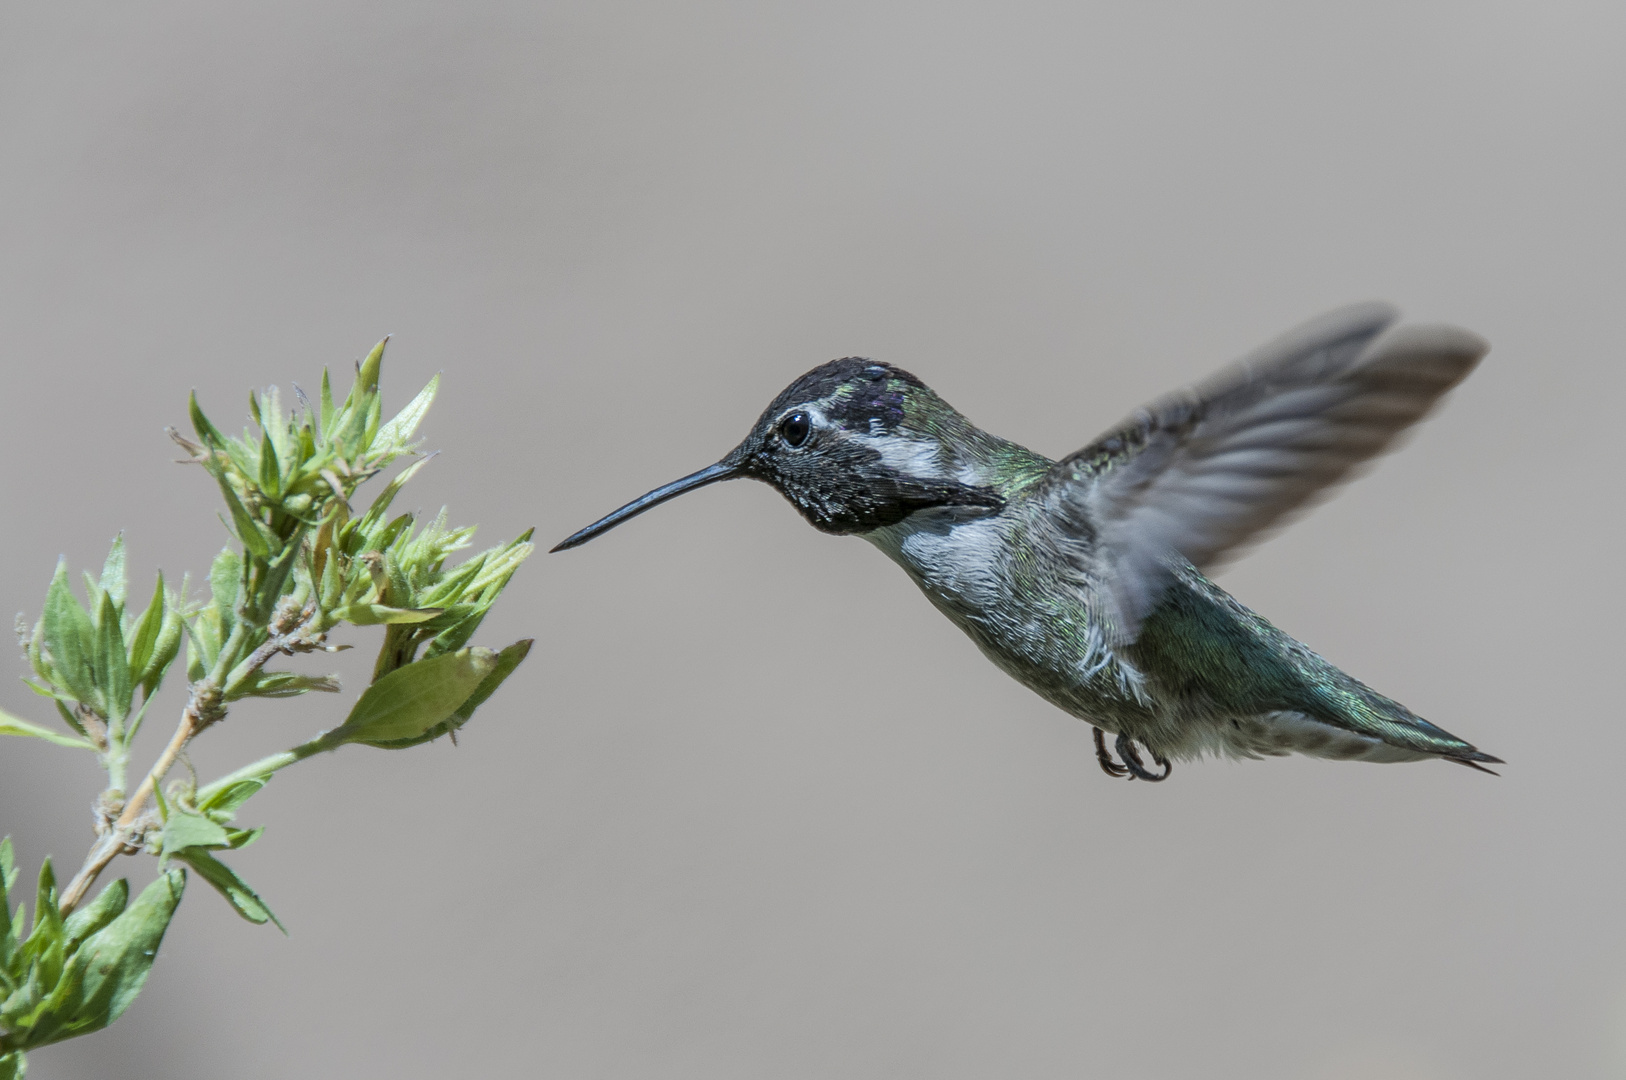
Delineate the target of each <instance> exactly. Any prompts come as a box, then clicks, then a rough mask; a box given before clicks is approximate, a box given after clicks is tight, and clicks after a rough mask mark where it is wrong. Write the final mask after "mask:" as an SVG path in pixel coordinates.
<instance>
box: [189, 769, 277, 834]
mask: <svg viewBox="0 0 1626 1080" xmlns="http://www.w3.org/2000/svg"><path fill="white" fill-rule="evenodd" d="M270 781H271V778H270V777H269V776H266V777H255V778H254V779H252V780H239V781H237V782H236V783H235V784H229V785H227V786H226V787H223V788H221V789H220V790H219V791H216V792H214V793H213V794H212V795H210V796H209V797H208V798H207V799H205V800H204V801H203V802H201V803H199V804H198V809H199V810H201V811H203V812H204V813H206V814H208V815H209V816H210V817H212V818H214V819H215V820H216V821H218V822H220V823H221V824H222V825H224V824H225V823H226V822H228V821H230V820H231V819H232V818H233V817H235V816H236V814H237V811H238V810H239V809H240V808H241V807H242V805H243V804H244V803H246V802H248V801H249V800H250V799H252V798H253V797H254V796H255V795H256V794H257V793H258V792H259V790H260V789H261V788H263V787H264V786H265V785H266V784H268V783H270ZM222 815H224V816H222Z"/></svg>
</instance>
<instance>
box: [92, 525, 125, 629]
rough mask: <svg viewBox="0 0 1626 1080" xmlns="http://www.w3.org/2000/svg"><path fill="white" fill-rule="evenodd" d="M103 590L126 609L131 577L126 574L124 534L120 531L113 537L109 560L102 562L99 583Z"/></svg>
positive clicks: (115, 602) (116, 604)
mask: <svg viewBox="0 0 1626 1080" xmlns="http://www.w3.org/2000/svg"><path fill="white" fill-rule="evenodd" d="M99 584H100V585H101V588H102V591H103V592H104V593H106V594H107V595H109V596H111V597H112V598H113V603H114V605H115V606H116V607H118V608H119V609H120V610H121V611H122V610H123V609H124V594H125V590H126V588H127V587H128V584H129V579H128V578H126V577H125V574H124V534H123V533H119V534H118V535H117V536H115V537H114V538H113V547H112V550H110V551H109V552H108V553H107V561H106V562H105V563H103V564H102V580H101V581H100V583H99Z"/></svg>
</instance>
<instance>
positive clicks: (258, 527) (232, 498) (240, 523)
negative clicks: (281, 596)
mask: <svg viewBox="0 0 1626 1080" xmlns="http://www.w3.org/2000/svg"><path fill="white" fill-rule="evenodd" d="M220 496H221V498H223V499H225V500H226V509H227V510H229V511H230V512H231V522H232V532H233V533H234V534H235V535H236V536H237V539H239V540H241V541H242V542H243V546H244V547H245V548H247V549H248V550H249V551H251V552H252V553H254V554H255V555H258V556H259V557H260V558H262V559H263V558H265V557H266V556H267V555H269V554H271V545H270V544H269V543H268V542H267V541H266V537H265V534H264V532H263V531H262V530H263V529H264V528H265V526H264V525H262V524H261V523H260V521H259V520H258V519H257V518H255V517H254V515H253V514H250V513H249V512H248V510H247V509H246V508H245V507H244V506H243V503H242V500H240V499H239V498H238V497H237V493H236V492H235V491H233V490H232V487H231V485H230V484H229V483H227V482H226V480H225V479H224V478H222V479H221V481H220Z"/></svg>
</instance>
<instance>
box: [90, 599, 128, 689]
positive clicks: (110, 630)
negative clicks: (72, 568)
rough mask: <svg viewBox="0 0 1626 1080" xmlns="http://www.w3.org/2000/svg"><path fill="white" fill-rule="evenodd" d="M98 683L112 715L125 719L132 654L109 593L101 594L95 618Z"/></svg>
mask: <svg viewBox="0 0 1626 1080" xmlns="http://www.w3.org/2000/svg"><path fill="white" fill-rule="evenodd" d="M96 683H97V685H98V686H99V687H100V688H101V691H102V699H103V701H104V702H105V704H106V707H107V715H108V717H109V718H111V719H115V720H122V719H124V717H126V716H128V715H129V713H130V697H131V695H132V693H133V691H134V689H135V688H134V687H133V686H131V684H130V657H129V655H128V654H127V653H126V652H125V651H124V634H123V633H122V632H121V631H120V629H119V613H118V611H117V609H115V608H114V607H113V597H112V595H111V594H110V593H103V594H102V604H101V610H100V611H98V612H97V618H96Z"/></svg>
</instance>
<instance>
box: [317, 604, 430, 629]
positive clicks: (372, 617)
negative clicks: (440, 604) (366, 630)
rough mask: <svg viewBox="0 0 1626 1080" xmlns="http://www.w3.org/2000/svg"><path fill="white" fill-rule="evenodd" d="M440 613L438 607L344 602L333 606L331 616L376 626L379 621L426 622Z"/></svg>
mask: <svg viewBox="0 0 1626 1080" xmlns="http://www.w3.org/2000/svg"><path fill="white" fill-rule="evenodd" d="M440 613H441V609H440V608H433V607H432V608H398V607H389V606H388V605H386V604H345V605H344V606H343V607H337V608H334V609H333V611H332V613H331V614H332V616H333V618H335V619H343V620H344V621H345V622H348V623H353V624H354V625H356V626H377V625H378V624H379V623H419V622H428V621H429V620H430V619H433V618H434V617H435V616H437V615H439V614H440Z"/></svg>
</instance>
